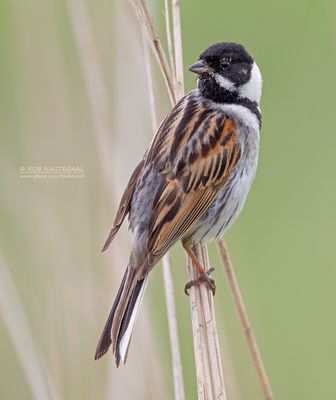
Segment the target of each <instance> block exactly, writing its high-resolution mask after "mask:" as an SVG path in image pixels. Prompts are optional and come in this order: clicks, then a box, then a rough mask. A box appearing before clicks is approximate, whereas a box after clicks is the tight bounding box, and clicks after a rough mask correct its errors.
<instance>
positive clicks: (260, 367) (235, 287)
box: [217, 239, 274, 400]
mask: <svg viewBox="0 0 336 400" xmlns="http://www.w3.org/2000/svg"><path fill="white" fill-rule="evenodd" d="M217 246H218V251H219V255H220V257H221V260H222V264H223V267H224V273H225V277H226V279H227V281H228V284H229V287H230V290H231V294H232V297H233V300H234V303H235V306H236V310H237V314H238V317H239V320H240V323H241V326H242V329H243V332H244V335H245V338H246V342H247V345H248V349H249V351H250V353H251V357H252V360H253V364H254V367H255V369H256V372H257V375H258V379H259V382H260V386H261V389H262V392H263V397H264V399H265V400H274V396H273V393H272V388H271V385H270V382H269V380H268V377H267V373H266V369H265V367H264V363H263V360H262V357H261V353H260V350H259V347H258V343H257V340H256V338H255V336H254V333H253V330H252V326H251V323H250V319H249V316H248V313H247V310H246V306H245V303H244V300H243V297H242V294H241V291H240V288H239V284H238V280H237V277H236V274H235V272H234V269H233V265H232V262H231V259H230V255H229V252H228V249H227V246H226V244H225V241H224V239H218V240H217Z"/></svg>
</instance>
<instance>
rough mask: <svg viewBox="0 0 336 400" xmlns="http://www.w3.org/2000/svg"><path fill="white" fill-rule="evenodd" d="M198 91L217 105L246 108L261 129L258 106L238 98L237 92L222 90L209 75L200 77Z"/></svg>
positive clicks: (246, 99)
mask: <svg viewBox="0 0 336 400" xmlns="http://www.w3.org/2000/svg"><path fill="white" fill-rule="evenodd" d="M198 89H199V91H200V92H201V95H202V96H204V97H205V98H206V99H209V100H212V101H214V102H215V103H218V104H237V105H241V106H243V107H246V108H248V109H249V110H250V111H251V112H252V113H253V114H254V115H255V116H256V117H257V119H258V122H259V127H261V112H260V109H259V104H258V103H257V102H256V101H252V100H250V99H248V98H246V97H240V96H239V95H238V93H237V92H232V91H230V90H227V89H224V88H223V87H222V86H220V85H219V84H218V83H217V82H216V80H215V79H214V77H212V76H210V75H201V76H200V77H199V81H198Z"/></svg>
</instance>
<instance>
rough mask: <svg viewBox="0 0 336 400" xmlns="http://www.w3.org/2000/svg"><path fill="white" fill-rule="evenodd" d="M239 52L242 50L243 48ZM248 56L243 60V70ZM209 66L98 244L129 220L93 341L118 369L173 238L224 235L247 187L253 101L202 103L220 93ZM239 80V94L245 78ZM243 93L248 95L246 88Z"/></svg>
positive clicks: (255, 130)
mask: <svg viewBox="0 0 336 400" xmlns="http://www.w3.org/2000/svg"><path fill="white" fill-rule="evenodd" d="M236 46H239V45H236ZM229 47H230V46H229ZM238 50H239V52H242V50H241V48H240V47H238ZM225 51H226V50H225ZM244 51H245V50H244ZM239 54H240V55H242V54H241V53H239ZM246 54H247V53H246ZM243 55H244V54H243ZM246 57H247V56H246ZM248 57H250V56H248ZM248 57H247V58H246V60H247V61H244V59H243V62H242V65H243V67H244V68H245V69H246V68H247V67H246V65H247V62H250V59H249V58H248ZM211 60H213V58H211ZM238 61H239V62H241V59H240V58H239V59H238ZM238 61H237V62H238ZM252 61H253V60H252ZM211 62H213V61H211ZM201 68H203V69H204V68H205V67H204V64H202V65H201ZM206 68H208V70H209V71H210V72H209V74H212V75H206V74H205V75H204V79H205V80H206V82H205V85H208V86H206V88H207V91H206V92H204V93H205V94H204V95H203V94H202V90H199V89H197V90H194V91H192V92H190V93H189V94H188V95H186V96H185V97H184V98H182V99H181V100H180V101H179V102H178V104H177V105H176V106H175V107H174V108H173V109H172V110H171V111H170V113H169V114H168V115H167V116H166V118H165V119H164V120H163V122H162V123H161V124H160V126H159V128H158V130H157V133H156V134H155V136H154V138H153V140H152V142H151V143H150V145H149V148H148V150H147V152H146V153H145V155H144V157H143V159H142V160H141V161H140V163H139V164H138V166H137V167H136V168H135V170H134V172H133V174H132V176H131V179H130V181H129V183H128V185H127V187H126V189H125V192H124V195H123V196H122V199H121V202H120V206H119V209H118V211H117V215H116V218H115V221H114V224H113V227H112V230H111V232H110V234H109V236H108V238H107V240H106V242H105V244H104V246H103V250H106V249H107V248H108V247H109V245H110V243H111V241H112V240H113V238H114V236H115V235H116V233H117V231H118V229H119V228H120V226H121V224H122V222H123V220H124V218H125V216H126V215H127V214H129V221H130V228H131V229H132V230H133V231H134V233H135V237H134V242H133V247H132V251H131V257H130V261H129V265H128V267H127V269H126V272H125V276H124V279H123V281H122V284H121V286H120V289H119V292H118V294H117V297H116V300H115V302H114V305H113V307H112V310H111V312H110V315H109V317H108V320H107V322H106V324H105V327H104V330H103V333H102V335H101V338H100V341H99V343H98V346H97V350H96V356H95V358H96V359H97V358H99V357H101V356H102V355H103V354H104V353H105V352H106V351H107V350H108V348H109V346H110V344H111V343H112V346H113V352H114V353H115V356H116V362H117V365H119V362H120V359H123V360H124V361H125V359H126V357H127V351H128V346H129V342H130V338H131V334H132V328H133V324H134V319H135V315H136V312H137V310H138V307H139V304H140V301H141V298H142V295H143V292H144V288H145V286H146V282H147V278H148V273H149V271H150V270H151V269H152V268H153V267H154V266H155V265H156V264H157V262H158V261H159V260H160V259H161V258H162V256H163V255H164V254H165V253H166V252H167V251H168V249H169V248H170V247H171V246H172V245H173V244H174V243H175V242H177V241H178V240H183V243H184V246H185V248H186V250H187V251H190V250H189V247H190V246H189V244H190V243H195V242H198V241H200V240H209V239H212V238H213V237H215V236H218V235H220V234H222V233H223V232H224V231H225V230H226V229H227V228H228V227H229V226H230V224H232V222H233V220H234V219H235V218H236V217H237V215H238V214H239V212H240V210H241V208H242V206H243V204H244V201H245V198H246V195H247V193H248V190H249V187H250V185H251V183H252V180H253V177H254V174H255V169H256V163H257V156H258V143H259V123H260V111H259V108H258V103H256V102H254V101H251V100H249V98H243V100H239V98H237V101H235V103H234V104H237V107H236V108H232V107H231V103H230V104H228V107H226V103H225V98H226V96H227V98H230V99H231V97H232V93H231V92H230V93H229V92H228V91H227V90H226V89H224V92H223V96H224V97H223V99H224V100H223V103H217V102H216V101H213V99H212V98H211V96H210V97H207V93H208V92H209V93H212V92H211V90H213V88H215V89H214V90H215V92H214V96H216V98H217V97H218V96H219V94H218V93H217V92H218V90H219V91H220V90H222V89H220V87H219V88H218V87H216V85H217V86H218V85H219V84H218V83H216V82H217V81H216V75H215V74H214V72H213V71H214V70H215V67H211V68H210V67H206ZM203 69H202V70H203ZM251 69H252V67H251ZM250 72H251V71H250ZM239 79H240V80H241V82H242V83H241V87H242V88H244V86H243V85H244V84H248V80H246V79H245V78H244V80H242V78H241V77H240V76H239ZM226 81H227V80H224V81H223V82H224V83H225V82H226ZM209 85H210V86H209ZM211 85H213V88H212V86H211ZM200 87H202V85H200ZM237 87H239V86H238V85H237ZM246 90H247V92H248V91H249V90H250V89H249V87H248V86H247V87H246ZM242 101H244V103H243V102H242ZM239 102H240V103H239ZM240 104H241V105H240ZM230 107H231V108H230ZM239 107H243V110H242V109H241V108H239ZM245 109H246V110H247V111H244V110H245ZM246 112H249V113H250V114H246V118H250V119H251V123H250V122H248V123H245V121H244V118H245V117H243V118H242V117H241V115H245V114H244V113H246ZM258 113H259V114H258ZM258 121H259V123H258ZM250 124H252V126H249V125H250ZM240 181H241V183H240ZM196 264H197V260H196ZM200 268H202V267H201V266H199V269H200ZM200 270H201V269H200Z"/></svg>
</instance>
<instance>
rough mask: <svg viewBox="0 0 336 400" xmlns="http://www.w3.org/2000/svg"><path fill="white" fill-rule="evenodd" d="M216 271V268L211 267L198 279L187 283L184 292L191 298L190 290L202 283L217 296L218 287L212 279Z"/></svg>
mask: <svg viewBox="0 0 336 400" xmlns="http://www.w3.org/2000/svg"><path fill="white" fill-rule="evenodd" d="M214 270H215V268H213V267H211V268H210V269H208V270H207V271H206V272H204V273H202V274H200V276H199V277H198V278H197V279H193V280H191V281H189V282H187V283H186V284H185V286H184V292H185V294H186V295H187V296H189V289H190V288H191V287H192V286H195V285H199V284H200V283H202V282H204V283H206V285H207V286H208V288H209V289H210V290H211V291H212V294H213V295H215V292H216V285H215V281H214V280H213V279H212V278H211V277H210V275H211V273H212V272H213V271H214Z"/></svg>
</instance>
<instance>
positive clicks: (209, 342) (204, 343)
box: [132, 0, 226, 400]
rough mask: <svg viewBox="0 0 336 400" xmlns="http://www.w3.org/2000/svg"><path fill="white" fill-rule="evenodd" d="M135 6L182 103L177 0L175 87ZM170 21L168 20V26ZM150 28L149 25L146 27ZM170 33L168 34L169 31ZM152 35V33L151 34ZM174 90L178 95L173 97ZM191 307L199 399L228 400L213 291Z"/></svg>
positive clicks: (143, 14) (142, 15) (200, 289)
mask: <svg viewBox="0 0 336 400" xmlns="http://www.w3.org/2000/svg"><path fill="white" fill-rule="evenodd" d="M132 4H133V7H134V9H135V12H136V14H137V16H138V19H139V21H140V24H141V25H145V26H144V29H145V31H147V33H149V34H148V35H147V39H149V41H150V43H151V48H152V49H153V51H154V54H155V55H156V59H157V60H158V62H159V65H160V63H161V62H162V65H160V68H161V71H162V72H163V75H164V78H165V81H166V84H167V89H168V93H169V94H170V99H171V100H172V99H173V100H174V99H175V101H172V105H174V104H175V103H176V101H177V100H179V99H180V98H181V97H182V96H183V94H184V80H183V57H182V40H181V26H180V8H179V2H178V1H177V0H173V1H172V8H173V27H174V48H175V72H176V76H175V79H176V85H175V86H174V80H173V79H172V78H171V77H169V75H168V74H166V75H165V74H164V71H165V68H164V66H165V65H168V62H167V59H166V56H165V53H163V52H162V53H161V52H160V54H158V49H162V46H161V44H160V40H159V38H158V36H157V34H156V32H157V30H156V28H155V25H154V22H153V19H152V18H151V16H150V14H149V11H148V7H147V5H146V2H145V0H140V1H139V4H137V3H135V2H133V3H132ZM167 21H168V23H169V18H167V17H166V23H167ZM146 25H148V26H146ZM166 29H167V32H169V30H168V28H166ZM150 33H152V34H150ZM173 87H174V89H175V90H176V91H175V93H173V94H171V90H172V88H173ZM194 250H195V252H196V254H197V256H198V258H199V260H200V262H201V263H202V264H203V265H204V267H207V266H208V254H207V250H206V247H205V246H203V247H202V246H201V245H198V246H195V248H194ZM188 270H189V278H190V279H195V278H196V277H197V276H198V273H197V272H196V268H195V267H194V266H193V264H192V262H191V260H190V259H188ZM190 305H191V313H192V326H193V336H194V350H195V364H196V375H197V389H198V398H199V399H212V398H216V399H222V400H225V399H226V394H225V385H224V378H223V371H222V365H221V358H220V351H219V343H218V335H217V329H216V322H215V314H214V306H213V299H212V292H211V291H210V289H209V288H208V287H207V286H206V285H204V284H201V285H199V286H197V287H192V288H191V290H190Z"/></svg>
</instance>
